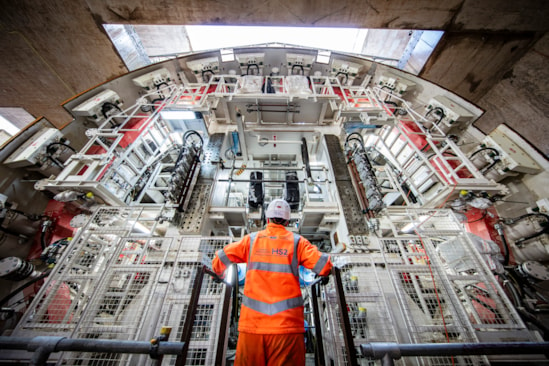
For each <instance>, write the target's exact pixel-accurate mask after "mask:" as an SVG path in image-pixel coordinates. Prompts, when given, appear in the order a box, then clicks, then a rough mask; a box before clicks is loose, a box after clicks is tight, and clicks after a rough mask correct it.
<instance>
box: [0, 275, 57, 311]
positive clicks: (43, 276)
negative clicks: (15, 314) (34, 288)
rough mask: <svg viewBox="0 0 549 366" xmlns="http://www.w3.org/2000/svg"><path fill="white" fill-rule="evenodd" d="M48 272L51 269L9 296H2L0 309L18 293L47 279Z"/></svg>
mask: <svg viewBox="0 0 549 366" xmlns="http://www.w3.org/2000/svg"><path fill="white" fill-rule="evenodd" d="M50 272H51V269H48V270H47V271H44V272H42V274H41V275H40V276H38V277H36V278H33V279H32V280H30V281H29V282H27V283H25V284H24V285H21V286H19V287H18V288H16V289H15V290H13V291H12V292H11V293H10V294H9V295H6V296H4V297H3V298H2V300H0V307H2V306H4V305H5V304H6V303H7V302H8V301H9V299H11V298H12V297H14V296H15V295H17V294H18V293H19V292H21V291H23V290H24V289H26V288H27V287H29V286H30V285H32V284H34V283H36V282H38V281H40V280H41V279H43V278H45V277H47V276H48V275H49V274H50Z"/></svg>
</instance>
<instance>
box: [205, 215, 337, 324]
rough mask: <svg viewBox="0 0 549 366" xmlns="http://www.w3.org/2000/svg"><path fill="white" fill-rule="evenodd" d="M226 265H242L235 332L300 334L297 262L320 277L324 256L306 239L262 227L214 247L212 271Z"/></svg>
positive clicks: (325, 261) (326, 259) (325, 270)
mask: <svg viewBox="0 0 549 366" xmlns="http://www.w3.org/2000/svg"><path fill="white" fill-rule="evenodd" d="M232 263H248V268H247V272H246V283H245V285H244V298H243V303H242V308H241V310H240V321H239V326H238V330H239V331H240V332H245V333H255V334H286V333H304V332H305V326H304V316H303V298H302V296H301V289H300V286H299V273H298V269H299V266H300V265H302V266H304V267H306V268H309V269H311V270H312V271H313V272H315V273H316V274H318V275H320V276H326V275H328V274H329V273H330V270H331V269H332V263H331V261H330V257H329V256H328V255H327V254H324V253H321V252H320V251H319V250H318V249H317V248H316V247H315V246H314V245H312V244H311V243H310V242H309V241H308V240H307V239H305V238H303V237H301V236H299V235H297V234H293V233H292V232H290V231H288V230H286V228H285V227H284V226H282V225H278V224H274V223H269V224H267V228H266V229H265V230H262V231H259V232H257V233H252V234H250V235H246V236H244V238H242V240H240V241H238V242H236V243H232V244H229V245H227V246H226V247H225V248H223V249H221V250H219V251H218V252H217V253H216V256H215V257H214V259H213V262H212V265H213V270H214V271H215V272H216V273H217V274H219V275H221V274H223V272H224V271H225V270H226V268H227V266H228V265H230V264H232Z"/></svg>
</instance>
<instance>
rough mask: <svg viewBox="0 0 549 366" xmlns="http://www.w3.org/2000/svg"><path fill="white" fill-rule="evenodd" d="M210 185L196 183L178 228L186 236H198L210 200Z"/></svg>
mask: <svg viewBox="0 0 549 366" xmlns="http://www.w3.org/2000/svg"><path fill="white" fill-rule="evenodd" d="M211 189H212V184H211V183H201V182H198V183H197V184H196V186H195V187H194V189H193V191H192V193H191V199H190V200H189V205H188V206H187V208H186V210H185V212H184V213H183V214H182V216H181V219H180V221H179V222H180V224H179V226H180V227H181V229H182V230H183V232H184V233H185V234H187V235H199V234H200V229H201V227H202V223H203V222H204V221H205V219H206V208H207V207H208V201H209V199H210V191H211Z"/></svg>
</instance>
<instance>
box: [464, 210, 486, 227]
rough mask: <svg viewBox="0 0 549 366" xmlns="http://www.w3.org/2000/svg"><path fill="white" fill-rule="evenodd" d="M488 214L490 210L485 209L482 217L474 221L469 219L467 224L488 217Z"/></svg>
mask: <svg viewBox="0 0 549 366" xmlns="http://www.w3.org/2000/svg"><path fill="white" fill-rule="evenodd" d="M486 215H488V210H484V213H483V214H482V217H481V218H480V219H476V220H473V221H467V222H466V224H472V223H473V222H477V221H481V220H484V219H485V218H486Z"/></svg>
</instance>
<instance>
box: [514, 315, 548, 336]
mask: <svg viewBox="0 0 549 366" xmlns="http://www.w3.org/2000/svg"><path fill="white" fill-rule="evenodd" d="M517 311H518V313H519V315H520V316H521V317H522V319H523V320H525V321H528V322H530V323H532V324H533V325H534V326H535V327H536V328H538V329H539V330H541V331H542V332H543V339H544V340H545V341H547V340H549V328H547V327H546V326H545V325H544V324H543V323H542V322H540V321H539V320H538V319H537V318H536V317H535V316H534V315H532V314H530V313H529V312H528V311H526V310H524V309H522V308H520V307H517Z"/></svg>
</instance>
